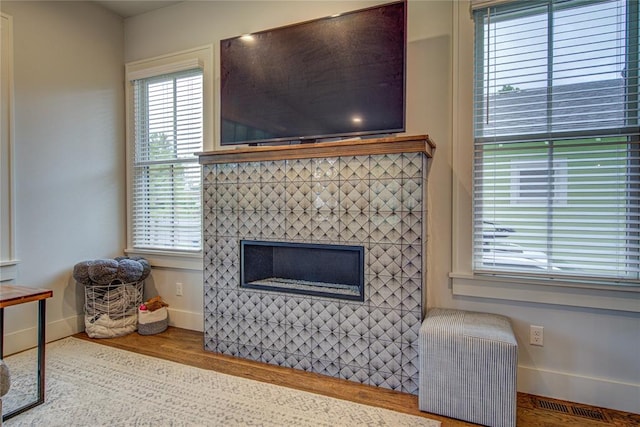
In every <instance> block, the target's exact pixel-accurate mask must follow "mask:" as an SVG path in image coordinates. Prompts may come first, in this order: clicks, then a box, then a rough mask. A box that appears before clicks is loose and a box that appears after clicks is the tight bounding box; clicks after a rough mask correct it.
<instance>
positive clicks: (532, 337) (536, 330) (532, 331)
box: [529, 325, 544, 347]
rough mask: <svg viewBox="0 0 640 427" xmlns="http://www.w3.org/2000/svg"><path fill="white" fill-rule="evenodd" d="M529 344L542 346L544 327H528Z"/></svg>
mask: <svg viewBox="0 0 640 427" xmlns="http://www.w3.org/2000/svg"><path fill="white" fill-rule="evenodd" d="M529 344H531V345H537V346H540V347H542V346H543V345H544V327H542V326H534V325H531V326H530V327H529Z"/></svg>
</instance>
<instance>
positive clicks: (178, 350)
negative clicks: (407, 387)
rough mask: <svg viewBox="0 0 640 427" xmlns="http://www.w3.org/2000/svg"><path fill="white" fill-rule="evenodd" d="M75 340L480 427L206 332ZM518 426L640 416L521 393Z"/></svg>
mask: <svg viewBox="0 0 640 427" xmlns="http://www.w3.org/2000/svg"><path fill="white" fill-rule="evenodd" d="M74 336H75V337H76V338H81V339H85V340H88V341H91V342H95V343H99V344H104V345H109V346H112V347H117V348H120V349H124V350H129V351H134V352H136V353H141V354H146V355H148V356H154V357H158V358H161V359H166V360H172V361H174V362H178V363H183V364H185V365H191V366H196V367H199V368H203V369H211V370H214V371H218V372H222V373H225V374H229V375H236V376H239V377H244V378H250V379H253V380H257V381H263V382H268V383H272V384H277V385H281V386H285V387H291V388H295V389H299V390H305V391H309V392H312V393H318V394H323V395H326V396H331V397H335V398H339V399H345V400H350V401H353V402H358V403H362V404H365V405H372V406H379V407H383V408H387V409H392V410H394V411H399V412H404V413H407V414H413V415H417V416H422V417H427V418H431V419H437V420H440V421H441V422H442V426H443V427H459V426H473V425H475V424H471V423H467V422H464V421H459V420H454V419H451V418H445V417H441V416H438V415H435V414H427V413H424V412H421V411H419V410H418V398H417V396H413V395H410V394H406V393H400V392H395V391H391V390H386V389H382V388H378V387H373V386H367V385H362V384H357V383H354V382H351V381H346V380H341V379H337V378H330V377H327V376H324V375H318V374H314V373H310V372H303V371H299V370H295V369H290V368H282V367H279V366H273V365H268V364H264V363H259V362H253V361H250V360H245V359H239V358H235V357H231V356H225V355H221V354H216V353H211V352H208V351H204V350H203V345H202V342H203V335H202V333H201V332H196V331H189V330H186V329H179V328H172V327H169V328H168V329H167V330H166V331H165V332H163V333H161V334H157V335H146V336H143V335H139V334H137V333H133V334H129V335H126V336H123V337H118V338H110V339H91V338H89V337H88V336H87V335H86V334H85V333H80V334H76V335H74ZM573 414H578V415H573ZM517 423H518V426H519V427H520V426H527V427H528V426H532V427H555V426H558V427H559V426H563V427H591V426H593V427H598V426H599V427H605V426H624V427H626V426H629V427H631V426H640V415H639V414H630V413H626V412H620V411H613V410H610V409H604V408H596V407H591V406H586V405H580V404H574V403H571V402H565V401H560V400H555V399H548V398H543V397H539V396H533V395H530V394H524V393H518V418H517Z"/></svg>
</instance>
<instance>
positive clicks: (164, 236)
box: [131, 69, 203, 251]
mask: <svg viewBox="0 0 640 427" xmlns="http://www.w3.org/2000/svg"><path fill="white" fill-rule="evenodd" d="M202 79H203V78H202V70H201V69H194V70H187V71H180V72H176V73H171V74H166V75H161V76H154V77H149V78H141V79H138V80H134V81H133V87H134V90H133V92H134V156H133V157H134V160H133V192H132V212H131V215H132V225H133V227H132V239H133V246H134V248H138V249H155V250H171V251H176V250H177V251H199V250H200V248H201V234H202V233H201V209H200V203H201V196H200V178H201V177H200V175H201V172H200V165H199V164H198V159H197V157H196V156H195V155H194V154H195V153H196V152H199V151H202V146H203V145H202V144H203V115H202V108H203V100H202V95H203V94H202V88H203V80H202Z"/></svg>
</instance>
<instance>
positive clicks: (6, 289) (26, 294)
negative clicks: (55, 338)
mask: <svg viewBox="0 0 640 427" xmlns="http://www.w3.org/2000/svg"><path fill="white" fill-rule="evenodd" d="M52 296H53V291H51V290H49V289H38V288H29V287H26V286H16V285H0V358H2V357H3V356H4V308H5V307H10V306H12V305H18V304H24V303H27V302H36V301H37V302H38V399H37V400H36V401H35V402H31V403H27V404H25V405H23V406H21V407H20V408H18V409H15V410H13V411H11V412H9V413H8V414H6V415H3V416H2V420H3V421H4V420H8V419H9V418H11V417H14V416H16V415H18V414H21V413H22V412H24V411H26V410H28V409H31V408H33V407H34V406H38V405H40V404H42V403H44V387H45V384H44V366H45V363H44V362H45V359H44V348H45V325H46V302H47V298H51V297H52ZM0 415H1V414H0Z"/></svg>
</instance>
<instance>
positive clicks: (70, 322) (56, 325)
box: [4, 314, 84, 356]
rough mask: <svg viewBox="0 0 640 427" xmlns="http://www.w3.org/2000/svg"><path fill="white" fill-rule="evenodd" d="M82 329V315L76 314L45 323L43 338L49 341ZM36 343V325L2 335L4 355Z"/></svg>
mask: <svg viewBox="0 0 640 427" xmlns="http://www.w3.org/2000/svg"><path fill="white" fill-rule="evenodd" d="M82 331H84V316H83V315H81V314H78V315H76V316H71V317H66V318H64V319H60V320H55V321H53V322H49V323H47V326H46V336H45V339H46V341H47V342H51V341H55V340H59V339H61V338H64V337H68V336H69V335H73V334H77V333H78V332H82ZM37 345H38V327H37V326H34V327H31V328H27V329H22V330H19V331H16V332H10V333H6V334H5V336H4V354H5V356H8V355H10V354H14V353H18V352H20V351H24V350H27V349H30V348H34V347H36V346H37Z"/></svg>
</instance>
